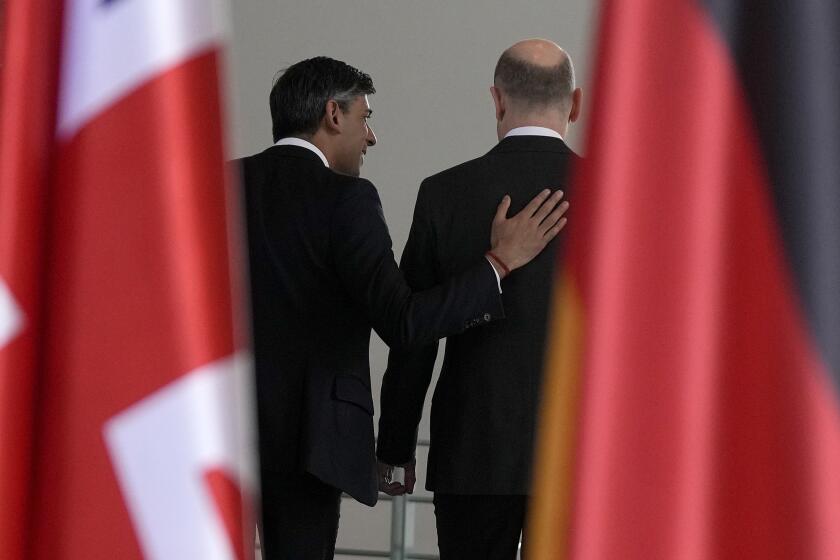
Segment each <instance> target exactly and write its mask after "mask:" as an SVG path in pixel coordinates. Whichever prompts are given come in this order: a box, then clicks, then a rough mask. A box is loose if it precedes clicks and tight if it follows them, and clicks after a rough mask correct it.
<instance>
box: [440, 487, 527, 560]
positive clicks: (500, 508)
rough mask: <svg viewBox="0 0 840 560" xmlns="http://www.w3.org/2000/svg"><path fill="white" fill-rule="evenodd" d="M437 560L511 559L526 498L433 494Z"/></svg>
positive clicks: (523, 517) (523, 522) (514, 556)
mask: <svg viewBox="0 0 840 560" xmlns="http://www.w3.org/2000/svg"><path fill="white" fill-rule="evenodd" d="M434 502H435V520H436V523H437V533H438V548H439V549H440V560H513V559H515V558H516V551H517V547H518V546H519V537H520V535H521V534H522V529H523V528H524V526H525V513H526V511H527V508H528V497H527V496H495V495H493V496H487V495H480V496H478V495H477V496H472V495H463V494H438V493H435V497H434Z"/></svg>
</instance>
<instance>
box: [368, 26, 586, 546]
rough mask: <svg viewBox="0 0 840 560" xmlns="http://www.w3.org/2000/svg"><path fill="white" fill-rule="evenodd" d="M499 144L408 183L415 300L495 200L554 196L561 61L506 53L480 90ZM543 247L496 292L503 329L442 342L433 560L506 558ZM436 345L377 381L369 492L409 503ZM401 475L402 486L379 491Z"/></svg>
mask: <svg viewBox="0 0 840 560" xmlns="http://www.w3.org/2000/svg"><path fill="white" fill-rule="evenodd" d="M490 91H491V94H492V96H493V101H494V103H495V106H496V124H497V127H496V128H497V134H498V138H499V143H498V144H497V145H496V146H495V147H494V148H493V149H492V150H490V151H489V152H488V153H487V154H485V155H483V156H481V157H479V158H478V159H474V160H472V161H468V162H466V163H463V164H461V165H458V166H456V167H453V168H451V169H448V170H446V171H443V172H441V173H438V174H437V175H434V176H432V177H429V178H427V179H426V180H424V181H423V183H422V184H421V185H420V192H419V193H418V195H417V204H416V206H415V209H414V222H413V223H412V226H411V233H410V234H409V238H408V242H407V243H406V247H405V250H404V251H403V256H402V262H401V265H400V266H401V268H402V270H403V272H404V273H405V277H406V280H408V282H409V284H410V285H411V287H412V288H413V289H416V290H422V289H425V288H427V287H429V286H434V285H435V284H437V283H438V282H440V281H441V279H442V278H446V277H447V276H448V275H450V274H452V273H453V272H454V271H456V270H461V269H462V268H463V267H464V266H465V265H466V264H467V263H466V261H465V256H466V255H470V254H473V253H474V252H475V251H477V250H480V247H481V245H482V242H483V240H482V239H481V236H479V235H477V233H478V228H477V225H478V222H477V221H476V219H475V218H476V216H481V215H482V213H484V212H488V211H491V209H492V208H493V207H494V206H495V202H494V201H495V200H496V199H497V198H498V197H499V196H500V195H501V193H508V192H510V193H514V194H513V197H514V198H515V199H518V200H527V199H528V198H529V197H530V196H532V195H533V193H536V192H539V191H540V190H541V189H543V188H544V187H545V186H546V185H559V186H560V187H561V188H563V189H566V185H567V182H568V176H569V169H570V167H571V166H572V164H573V163H574V161H575V160H576V159H577V156H575V154H574V153H573V152H572V151H571V150H570V149H569V148H568V147H567V146H566V144H565V142H564V141H563V139H562V137H563V135H565V134H566V130H567V128H568V125H569V123H571V122H574V121H575V120H576V119H577V118H578V114H579V111H580V100H581V93H580V90H579V89H575V85H574V73H573V70H572V62H571V59H570V58H569V56H568V55H567V54H566V53H565V52H564V51H563V50H562V49H561V48H560V47H558V46H557V45H556V44H554V43H552V42H550V41H545V40H537V39H531V40H527V41H522V42H519V43H517V44H515V45H513V46H512V47H510V48H509V49H508V50H506V51H505V52H504V53H503V54H502V56H501V58H500V59H499V62H498V65H497V66H496V72H495V76H494V85H493V86H492V87H491V88H490ZM554 245H555V243H554V242H553V243H551V244H549V248H548V250H546V251H544V252H543V253H541V254H540V255H539V256H538V257H537V258H536V259H534V262H533V263H532V264H530V265H529V266H527V267H525V268H523V269H522V270H521V271H517V272H516V273H514V274H512V275H511V276H510V278H509V280H506V281H505V286H504V293H503V294H502V300H503V301H504V305H505V314H506V319H505V320H504V321H500V322H498V323H493V324H492V325H488V326H486V327H484V328H482V329H473V330H470V331H467V332H464V333H459V334H457V335H454V336H450V337H449V338H447V342H446V356H445V359H444V362H443V369H442V371H441V374H440V378H439V380H438V382H437V386H436V388H435V394H434V398H433V400H432V417H431V447H430V449H429V456H428V466H427V478H426V488H427V489H429V490H432V491H434V504H435V518H436V521H437V530H438V546H439V548H440V555H441V560H467V559H472V558H475V559H481V560H492V559H498V560H502V559H504V560H509V559H513V558H516V551H517V546H518V544H519V541H520V536H521V534H522V529H523V526H524V523H525V512H526V509H527V503H528V499H527V496H528V494H529V492H530V480H531V478H530V477H531V459H532V458H531V455H532V447H533V442H534V432H535V429H536V425H535V424H536V412H537V404H538V401H539V388H540V383H541V374H542V358H543V347H544V341H545V340H544V339H545V332H546V321H547V314H548V303H549V297H550V292H551V285H552V269H553V263H554V260H555V257H556V254H557V251H558V249H557V247H554ZM437 350H438V343H437V342H433V343H431V344H429V345H427V346H425V347H419V348H415V349H413V350H411V349H404V348H393V347H392V349H391V353H390V355H389V358H388V368H387V371H386V373H385V378H384V379H383V383H382V397H381V402H380V405H381V415H380V418H379V437H378V445H377V455H378V457H379V460H380V488H381V489H382V490H383V491H385V492H388V493H390V494H401V493H404V492H412V491H413V489H414V483H415V459H414V457H415V446H416V444H417V431H418V425H419V422H420V417H421V415H422V411H423V401H424V400H425V395H426V391H427V390H428V387H429V383H430V381H431V378H432V372H433V369H434V363H435V359H436V356H437ZM395 465H399V466H403V467H404V468H405V470H406V471H405V481H404V484H398V483H394V482H391V481H390V471H391V469H392V468H393V466H395Z"/></svg>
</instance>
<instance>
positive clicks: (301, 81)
mask: <svg viewBox="0 0 840 560" xmlns="http://www.w3.org/2000/svg"><path fill="white" fill-rule="evenodd" d="M374 93H376V89H374V87H373V80H371V78H370V76H369V75H367V74H365V73H364V72H362V71H361V70H357V69H356V68H353V67H352V66H350V65H349V64H345V63H344V62H341V61H340V60H334V59H332V58H329V57H326V56H318V57H315V58H309V59H307V60H302V61H300V62H297V63H295V64H292V65H291V66H289V67H288V68H286V70H285V71H283V73H282V74H281V75H280V76H279V77H278V78H277V79H275V81H274V84H273V85H272V86H271V94H269V96H268V103H269V107H271V132H272V135H273V136H274V141H275V142H276V141H277V140H279V139H281V138H283V137H285V136H290V135H292V134H306V135H309V134H314V133H315V131H316V130H318V123H319V122H320V121H321V117H323V115H324V106H325V105H326V104H327V101H329V100H330V99H334V100H335V101H336V102H338V105H339V107H341V110H342V111H345V112H346V111H347V110H348V109H349V108H350V104H351V103H352V102H353V100H354V99H356V98H357V97H359V96H360V95H370V94H374Z"/></svg>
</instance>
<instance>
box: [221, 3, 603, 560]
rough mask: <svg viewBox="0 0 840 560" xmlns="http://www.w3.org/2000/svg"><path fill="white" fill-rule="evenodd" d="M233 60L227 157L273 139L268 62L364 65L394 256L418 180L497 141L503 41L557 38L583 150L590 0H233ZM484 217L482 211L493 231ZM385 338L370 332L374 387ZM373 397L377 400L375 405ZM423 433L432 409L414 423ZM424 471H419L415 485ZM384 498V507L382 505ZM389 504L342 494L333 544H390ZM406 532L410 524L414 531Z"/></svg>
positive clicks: (423, 519) (428, 524) (423, 544)
mask: <svg viewBox="0 0 840 560" xmlns="http://www.w3.org/2000/svg"><path fill="white" fill-rule="evenodd" d="M232 4H233V6H232V16H233V39H232V42H231V49H230V52H229V57H228V58H229V60H228V78H229V82H230V95H229V100H230V103H229V104H230V115H229V118H230V123H231V130H232V132H231V139H230V143H231V152H232V153H231V157H233V156H241V155H245V154H250V153H254V152H257V151H261V150H263V149H264V148H266V147H267V146H268V145H270V143H271V119H270V115H269V111H268V93H269V89H270V88H271V82H272V78H273V77H274V75H275V73H276V72H277V71H278V70H280V69H282V68H284V67H286V66H288V65H290V64H293V63H294V62H296V61H298V60H301V59H303V58H309V57H312V56H318V55H327V56H331V57H333V58H338V59H340V60H344V61H345V62H347V63H349V64H351V65H353V66H356V67H357V68H359V69H361V70H363V71H365V72H367V73H369V74H370V75H371V76H372V77H373V80H374V84H375V86H376V88H377V91H378V93H377V94H376V95H374V96H372V97H371V107H372V108H373V112H374V116H373V119H372V120H371V125H372V126H373V129H374V131H375V133H376V135H377V138H378V140H379V143H378V144H377V145H376V146H375V147H373V148H372V149H371V150H370V152H369V154H368V156H367V157H366V159H365V166H364V167H363V168H362V175H363V176H364V177H366V178H368V179H370V180H371V181H373V183H374V184H375V185H376V186H377V188H378V189H379V192H380V196H381V198H382V204H383V207H384V210H385V216H386V219H387V221H388V224H389V227H390V229H391V236H392V238H393V240H394V251H395V253H396V255H397V258H399V255H400V253H401V251H402V247H403V245H404V243H405V239H406V237H407V235H408V230H409V227H410V225H411V215H412V212H413V209H414V201H415V198H416V195H417V188H418V186H419V184H420V181H421V180H422V179H423V178H424V177H426V176H428V175H430V174H432V173H435V172H437V171H440V170H442V169H445V168H447V167H450V166H452V165H454V164H457V163H460V162H462V161H464V160H467V159H472V158H474V157H476V156H478V155H481V154H483V153H484V152H486V151H487V150H489V149H490V148H491V147H492V146H493V145H494V144H495V142H496V134H495V121H494V113H493V104H492V100H491V98H490V93H489V87H490V85H491V83H492V79H493V68H494V67H495V64H496V60H497V59H498V57H499V55H500V54H501V52H502V51H503V50H504V49H505V48H507V47H508V46H510V45H511V44H513V43H514V42H516V41H518V40H520V39H524V38H528V37H544V38H547V39H551V40H553V41H555V42H557V43H558V44H560V45H561V46H563V47H564V48H565V49H566V50H567V51H568V52H569V54H570V55H571V56H572V59H573V61H574V63H575V68H576V71H577V78H578V85H580V86H582V87H583V88H584V118H583V120H582V121H581V122H579V123H578V124H577V125H575V126H574V127H573V128H572V131H571V134H570V135H569V138H568V140H569V143H570V144H571V146H572V147H573V148H574V149H575V150H577V151H578V152H579V153H580V152H582V151H583V135H582V131H583V130H584V128H585V122H586V115H587V111H586V108H587V107H588V105H587V101H588V100H589V98H588V97H587V96H588V94H589V93H590V92H589V91H588V90H587V85H588V77H589V67H590V62H591V61H590V49H591V47H592V44H591V43H592V40H591V28H592V24H593V21H594V19H595V17H597V14H596V13H595V12H597V10H596V9H594V8H595V6H596V2H595V1H594V0H593V1H588V0H568V1H556V0H555V1H552V0H531V1H529V2H505V1H502V0H463V1H459V0H449V1H444V0H425V1H422V2H421V1H411V0H393V1H385V0H354V1H347V0H345V1H335V0H334V1H329V0H304V1H296V2H294V1H290V0H289V1H279V0H275V1H268V0H236V1H235V2H233V3H232ZM490 218H491V217H490V216H488V235H489V223H490ZM386 356H387V349H386V347H385V346H384V344H382V342H381V341H379V339H378V338H377V337H376V336H375V335H374V337H373V340H372V344H371V368H372V377H373V386H374V392H375V394H374V397H375V400H376V401H378V391H379V384H380V380H381V376H382V372H383V371H384V368H385V363H386ZM377 408H378V405H377ZM420 435H421V437H428V418H425V419H424V422H423V424H422V426H421V432H420ZM424 482H425V481H424V479H423V478H422V477H421V478H420V479H419V481H418V487H420V488H421V489H422V486H423V485H424ZM383 506H384V507H383ZM387 508H388V503H385V504H383V505H382V506H377V508H375V510H374V511H371V510H370V509H368V508H365V507H363V506H358V505H357V504H352V503H350V502H345V504H344V509H343V511H342V519H341V530H340V534H339V546H353V547H358V546H363V545H371V546H377V547H380V546H387V542H388V534H389V533H388V531H389V529H388V525H387V519H388V516H387ZM417 515H418V519H417V523H416V525H415V527H414V532H415V545H416V548H417V550H418V551H422V552H436V547H435V545H436V541H435V540H434V539H435V537H434V525H433V521H432V517H431V506H419V508H418V511H417ZM410 532H411V531H410Z"/></svg>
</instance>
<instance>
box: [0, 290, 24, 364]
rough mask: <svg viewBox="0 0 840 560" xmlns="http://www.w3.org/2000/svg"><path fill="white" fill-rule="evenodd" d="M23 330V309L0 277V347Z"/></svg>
mask: <svg viewBox="0 0 840 560" xmlns="http://www.w3.org/2000/svg"><path fill="white" fill-rule="evenodd" d="M22 330H23V311H22V310H21V308H20V306H19V305H18V304H17V302H16V301H15V298H14V297H12V291H11V290H10V289H9V287H8V286H7V285H6V283H5V282H4V281H3V279H2V278H0V348H2V347H3V346H5V345H6V344H7V343H8V342H9V341H10V340H12V339H13V338H14V337H15V336H17V335H18V333H20V331H22Z"/></svg>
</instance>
